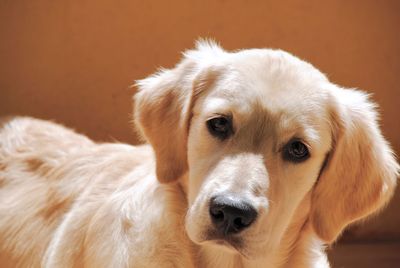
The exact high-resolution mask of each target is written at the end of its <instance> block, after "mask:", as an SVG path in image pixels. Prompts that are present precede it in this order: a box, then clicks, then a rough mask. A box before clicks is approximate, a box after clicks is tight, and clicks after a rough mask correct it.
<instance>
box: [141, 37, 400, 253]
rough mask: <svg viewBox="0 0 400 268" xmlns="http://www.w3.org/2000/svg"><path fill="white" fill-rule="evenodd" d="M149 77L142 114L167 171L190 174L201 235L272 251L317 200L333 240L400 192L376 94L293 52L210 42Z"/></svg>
mask: <svg viewBox="0 0 400 268" xmlns="http://www.w3.org/2000/svg"><path fill="white" fill-rule="evenodd" d="M139 86H140V87H141V92H140V93H138V95H137V97H136V101H137V102H136V120H137V122H138V124H139V127H140V128H141V130H142V132H143V133H144V136H145V137H146V138H147V139H148V140H149V142H150V143H151V144H152V145H153V148H154V150H155V153H156V158H157V176H158V179H159V180H160V181H161V182H167V181H172V180H174V179H178V178H179V176H180V175H182V174H187V176H188V201H189V204H188V207H189V209H188V213H187V216H186V223H185V227H186V231H187V233H188V236H189V237H190V239H191V240H192V241H193V242H195V243H198V244H202V243H212V244H218V245H221V246H222V248H225V249H227V250H237V251H238V252H240V253H242V254H243V255H245V256H252V257H257V256H259V255H263V256H265V255H266V252H268V251H272V250H273V249H275V248H277V247H278V246H279V243H280V242H281V240H282V237H283V236H284V234H285V232H286V231H287V229H288V226H289V225H290V223H291V222H292V221H293V215H294V213H295V211H296V209H298V208H299V206H300V204H301V202H302V201H303V200H304V199H305V198H306V197H307V198H309V199H310V200H311V201H310V202H311V205H310V207H309V208H306V209H307V210H308V211H307V213H308V218H309V221H310V222H312V224H313V228H314V230H315V233H316V234H317V235H318V236H319V237H320V238H321V239H323V240H325V241H327V242H330V241H332V240H334V239H335V238H336V237H337V235H338V234H339V233H340V231H341V230H342V229H343V228H344V226H345V225H346V224H348V223H350V222H352V221H354V220H356V219H358V218H360V217H363V216H365V215H367V214H369V213H371V212H372V211H374V210H376V209H377V208H378V207H380V206H382V205H383V204H384V203H385V201H386V200H387V199H388V197H389V196H390V195H391V193H392V189H393V187H394V185H395V177H396V173H397V168H398V167H397V163H396V161H395V160H394V159H393V156H392V154H391V152H390V149H389V147H388V146H387V144H386V142H385V140H384V139H383V138H382V136H381V135H380V133H379V129H378V127H377V125H376V122H375V113H374V111H373V108H372V106H371V105H370V103H369V102H368V101H367V100H366V98H365V96H364V95H363V94H361V93H359V92H356V91H350V90H343V89H339V88H338V87H337V86H335V85H333V84H331V83H330V82H329V81H328V80H327V79H326V77H325V76H324V75H323V74H321V73H320V72H319V71H318V70H316V69H315V68H314V67H312V66H311V65H309V64H308V63H305V62H303V61H301V60H299V59H297V58H295V57H293V56H291V55H289V54H288V53H285V52H282V51H273V50H267V49H262V50H243V51H239V52H236V53H227V52H225V51H223V50H222V49H221V48H219V47H217V46H216V45H209V44H200V45H199V47H198V49H197V50H194V51H190V52H188V53H187V54H186V58H185V59H184V60H183V61H182V63H181V64H179V65H178V66H177V67H176V68H175V69H173V70H168V71H164V72H163V73H160V74H157V75H156V76H152V77H150V78H147V79H145V80H142V81H141V82H140V83H139ZM355 187H356V188H355ZM338 199H340V200H338ZM349 202H350V203H349ZM351 203H353V204H354V207H351ZM346 206H350V208H347V207H346Z"/></svg>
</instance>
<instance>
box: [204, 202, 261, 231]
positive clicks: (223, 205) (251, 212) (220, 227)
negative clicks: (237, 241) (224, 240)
mask: <svg viewBox="0 0 400 268" xmlns="http://www.w3.org/2000/svg"><path fill="white" fill-rule="evenodd" d="M210 217H211V221H212V223H213V224H214V226H215V227H216V229H217V231H218V232H219V233H221V234H224V235H228V234H232V233H238V232H240V231H242V230H243V229H245V228H246V227H249V226H250V225H251V224H252V223H253V222H254V220H255V219H256V217H257V211H256V210H255V209H254V207H253V206H251V205H250V204H249V203H248V202H246V201H244V200H243V199H241V198H238V197H235V196H232V195H226V194H224V195H218V196H215V197H213V198H211V202H210Z"/></svg>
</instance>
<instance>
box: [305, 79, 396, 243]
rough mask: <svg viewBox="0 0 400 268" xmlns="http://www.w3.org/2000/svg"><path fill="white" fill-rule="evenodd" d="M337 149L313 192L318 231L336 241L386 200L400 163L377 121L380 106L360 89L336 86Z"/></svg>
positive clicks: (334, 127)
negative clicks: (352, 225)
mask: <svg viewBox="0 0 400 268" xmlns="http://www.w3.org/2000/svg"><path fill="white" fill-rule="evenodd" d="M332 93H333V105H332V111H331V125H332V132H333V145H332V151H331V153H330V154H329V156H328V158H327V162H326V163H325V166H324V168H323V170H322V171H321V174H320V177H319V180H318V183H317V185H316V188H315V189H314V191H313V194H312V205H311V214H310V220H311V223H312V226H313V228H314V230H315V232H316V234H317V235H318V236H319V237H320V238H321V239H322V240H324V241H326V242H328V243H331V242H333V241H334V240H335V239H336V238H337V237H338V236H339V235H340V233H341V232H342V230H343V229H344V228H345V227H346V225H348V224H349V223H352V222H354V221H356V220H358V219H361V218H363V217H365V216H367V215H369V214H371V213H373V212H374V211H376V210H378V209H379V208H381V207H382V206H384V205H385V204H386V202H387V201H388V200H389V198H390V197H391V196H392V194H393V191H394V187H395V185H396V180H397V176H398V171H399V166H398V164H397V162H396V159H395V157H394V155H393V153H392V151H391V149H390V147H389V145H388V143H387V142H386V140H385V139H384V138H383V136H382V134H381V132H380V130H379V126H378V123H377V113H376V111H375V105H374V104H373V103H371V102H370V101H369V100H368V98H367V96H366V95H365V94H363V93H361V92H360V91H356V90H350V89H339V88H336V86H335V88H334V89H333V90H332Z"/></svg>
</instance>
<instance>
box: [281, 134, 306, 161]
mask: <svg viewBox="0 0 400 268" xmlns="http://www.w3.org/2000/svg"><path fill="white" fill-rule="evenodd" d="M295 144H297V145H299V144H301V146H302V147H303V148H304V149H305V151H304V153H303V154H301V155H296V154H295V153H294V152H293V145H295ZM282 156H283V159H284V160H286V161H289V162H292V163H296V164H297V163H302V162H304V161H306V160H307V159H309V158H310V156H311V154H310V148H309V146H308V145H307V143H305V142H304V141H303V140H302V139H299V138H293V139H291V140H290V141H289V142H288V143H287V144H286V145H285V146H284V148H283V154H282Z"/></svg>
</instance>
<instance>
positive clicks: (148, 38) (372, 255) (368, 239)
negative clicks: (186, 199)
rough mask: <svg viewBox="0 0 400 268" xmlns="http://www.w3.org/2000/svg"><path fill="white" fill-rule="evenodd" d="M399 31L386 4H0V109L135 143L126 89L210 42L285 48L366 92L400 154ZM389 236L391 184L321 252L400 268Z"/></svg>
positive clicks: (398, 7)
mask: <svg viewBox="0 0 400 268" xmlns="http://www.w3.org/2000/svg"><path fill="white" fill-rule="evenodd" d="M399 27H400V1H397V0H385V1H376V0H359V1H355V0H339V1H337V0H326V1H317V0H312V1H300V0H299V1H294V0H292V1H261V0H260V1H246V0H231V1H227V0H203V1H200V0H194V1H183V0H182V1H175V0H169V1H145V0H143V1H139V0H135V1H133V0H114V1H111V0H108V1H106V0H69V1H65V0H58V1H51V0H35V1H28V0H18V1H16V0H1V1H0V116H2V115H9V114H14V115H16V114H17V115H29V116H34V117H39V118H44V119H52V120H55V121H57V122H59V123H62V124H64V125H66V126H69V127H72V128H74V129H76V130H77V131H78V132H81V133H84V134H86V135H88V136H89V137H91V138H93V139H95V140H97V141H121V142H127V143H131V144H137V143H138V139H137V137H136V136H135V135H134V133H133V132H132V131H131V115H132V95H133V94H134V91H135V89H134V88H130V87H129V86H130V85H132V84H133V82H134V80H135V79H140V78H144V77H146V76H147V75H149V74H151V73H153V72H154V71H155V70H156V69H157V68H158V67H160V66H163V67H172V66H173V65H174V64H175V63H176V62H177V61H178V60H179V59H180V57H181V52H182V51H183V50H185V49H188V48H191V47H193V43H194V41H195V40H196V39H197V38H199V37H210V38H214V39H215V40H217V41H218V42H220V43H221V45H222V46H223V47H224V48H226V49H228V50H232V49H240V48H252V47H269V48H281V49H283V50H287V51H289V52H291V53H293V54H295V55H297V56H298V57H300V58H302V59H304V60H306V61H309V62H311V63H312V64H313V65H314V66H316V67H317V68H318V69H320V70H321V71H322V72H324V73H326V74H327V75H328V77H329V78H330V80H331V81H333V82H335V83H337V84H339V85H342V86H345V87H356V88H360V89H363V90H365V91H367V92H370V93H372V98H373V99H374V100H375V101H376V102H377V103H378V104H379V106H380V112H381V115H382V128H383V133H384V135H385V136H386V137H387V138H388V140H389V141H390V142H391V144H392V146H393V148H394V150H395V152H397V153H398V154H399V153H400V120H399V115H398V111H399V105H400V94H399V93H400V92H399V85H400V73H399V70H400V31H399ZM399 188H400V187H399ZM399 241H400V191H399V190H398V191H397V193H396V195H395V197H394V199H393V201H392V202H391V204H390V205H389V207H388V209H387V210H385V211H384V212H383V213H382V214H380V215H379V216H378V217H374V218H373V219H370V220H369V221H366V222H365V223H364V224H361V225H356V226H353V227H352V228H350V230H349V231H347V232H346V233H345V234H344V236H343V237H342V239H341V240H340V241H339V242H338V243H337V244H336V245H334V246H333V249H331V250H330V258H331V259H332V262H333V267H376V265H377V264H379V267H381V268H382V267H396V264H397V267H400V256H398V255H400V246H399V245H400V243H399ZM368 265H372V266H368Z"/></svg>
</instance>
